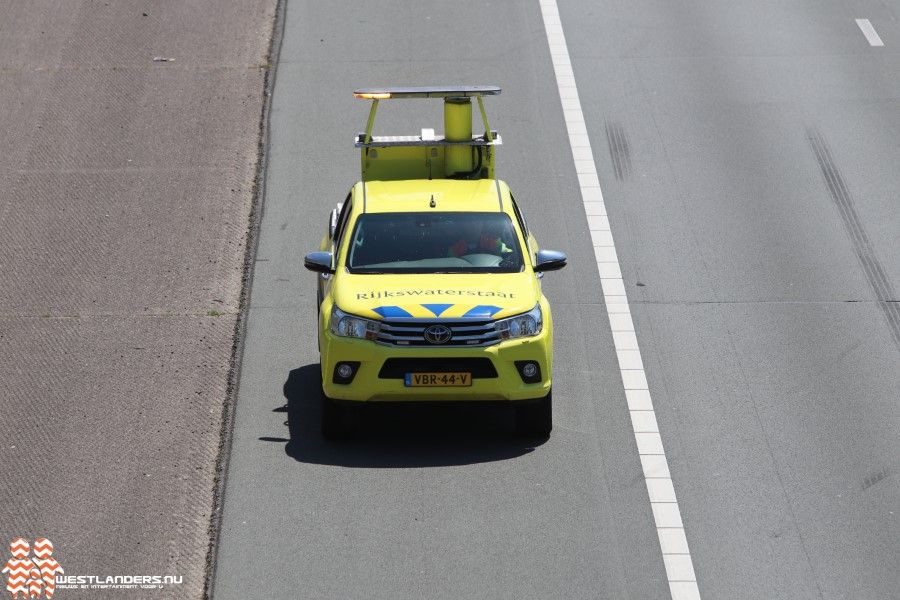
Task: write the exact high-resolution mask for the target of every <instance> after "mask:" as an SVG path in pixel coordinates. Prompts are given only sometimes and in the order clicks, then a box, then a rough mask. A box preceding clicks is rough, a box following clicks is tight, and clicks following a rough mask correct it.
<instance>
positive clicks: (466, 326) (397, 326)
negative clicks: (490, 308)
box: [376, 319, 500, 348]
mask: <svg viewBox="0 0 900 600" xmlns="http://www.w3.org/2000/svg"><path fill="white" fill-rule="evenodd" d="M380 325H381V328H380V330H379V331H378V337H377V338H376V340H377V341H378V342H380V343H382V344H391V345H393V346H425V347H427V348H441V347H448V346H450V347H462V348H466V347H470V346H490V345H491V344H496V343H497V342H499V341H500V334H499V333H497V329H496V327H495V322H494V321H490V320H477V319H476V320H473V319H460V320H449V319H448V320H441V321H427V320H424V319H388V320H384V321H381V323H380ZM432 325H444V326H445V327H448V328H449V329H450V334H451V335H450V339H449V340H447V341H446V342H444V343H442V344H433V343H431V342H428V341H426V340H425V330H426V329H427V328H429V327H431V326H432Z"/></svg>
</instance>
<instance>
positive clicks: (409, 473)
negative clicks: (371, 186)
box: [213, 0, 900, 600]
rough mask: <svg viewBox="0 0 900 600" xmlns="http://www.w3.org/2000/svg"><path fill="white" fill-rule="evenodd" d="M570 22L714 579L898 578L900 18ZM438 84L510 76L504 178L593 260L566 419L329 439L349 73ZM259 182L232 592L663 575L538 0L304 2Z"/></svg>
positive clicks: (649, 586) (499, 103)
mask: <svg viewBox="0 0 900 600" xmlns="http://www.w3.org/2000/svg"><path fill="white" fill-rule="evenodd" d="M559 11H560V16H561V23H562V28H563V30H564V32H565V35H566V38H567V41H568V49H569V53H570V55H571V59H572V66H573V69H574V75H575V80H576V81H577V85H578V90H579V92H580V97H581V106H582V109H583V111H584V117H585V124H586V127H587V130H588V134H589V137H590V140H591V145H592V147H593V150H594V161H595V163H596V166H597V169H598V172H599V176H600V181H601V185H602V187H603V191H604V195H605V197H606V203H607V207H608V210H609V220H610V222H611V224H612V231H613V234H614V236H615V239H616V247H617V250H618V256H619V260H620V262H621V265H622V271H623V275H624V280H625V285H626V290H627V293H628V295H629V298H630V300H631V303H632V304H631V311H632V314H633V316H634V320H635V326H636V335H637V339H638V341H639V343H640V347H641V349H642V351H643V356H644V364H645V366H646V371H647V377H648V381H649V387H650V391H651V393H652V396H653V399H654V403H655V405H656V414H657V419H658V423H659V429H660V432H661V436H662V439H663V441H664V443H665V446H666V450H667V454H668V458H669V465H670V469H671V473H672V479H673V480H674V485H675V489H676V491H677V495H678V499H679V503H680V507H681V512H682V516H683V521H684V526H685V529H686V533H687V539H688V542H689V545H690V549H691V552H692V557H693V566H694V570H695V572H696V576H697V580H698V582H699V590H700V593H701V595H702V596H703V597H704V598H716V599H718V598H722V599H742V598H747V599H763V600H770V599H782V598H783V599H790V600H797V599H806V598H810V599H829V600H830V599H838V598H852V599H854V600H855V599H885V598H893V597H897V593H898V592H897V590H898V589H900V569H898V568H897V565H900V543H898V540H900V478H898V476H897V475H898V470H900V462H898V460H900V459H898V457H900V435H898V431H900V407H898V398H900V394H898V392H900V368H898V366H900V360H898V358H900V329H898V319H897V306H898V304H897V302H898V301H900V298H898V297H897V295H896V293H895V290H896V289H897V286H900V260H898V258H897V257H898V256H900V236H898V235H897V233H898V231H900V211H898V210H897V208H896V205H897V202H898V200H900V197H898V190H900V170H898V169H897V165H898V164H900V144H898V142H897V140H898V139H900V104H898V94H900V78H898V77H897V76H896V74H897V73H898V72H900V69H898V67H900V54H898V52H897V50H896V48H898V47H900V21H898V20H897V17H898V14H897V12H898V11H900V7H898V6H894V5H893V4H890V3H881V2H877V1H874V0H872V1H863V0H859V1H845V2H837V1H826V2H807V1H799V0H796V1H785V0H779V1H759V2H710V1H705V2H701V1H686V2H678V3H674V2H670V1H669V0H655V1H654V0H642V1H637V2H633V1H631V2H612V1H608V2H594V1H591V2H588V1H585V0H574V1H572V0H562V1H561V2H560V5H559ZM858 18H864V19H869V20H870V22H871V24H872V26H873V28H874V29H875V30H876V31H877V33H878V35H879V37H880V39H881V40H882V42H883V44H884V46H881V47H879V46H873V45H870V41H869V38H867V37H866V36H865V35H864V32H863V30H862V29H861V28H860V27H859V26H858V25H857V23H856V19H858ZM447 82H460V83H485V84H498V85H500V86H502V87H503V94H502V95H501V96H499V97H497V98H489V99H488V100H487V101H486V103H487V105H488V111H489V116H490V117H491V123H492V125H493V126H494V127H496V128H497V129H499V130H500V132H501V134H502V135H503V140H504V146H503V147H502V148H501V149H500V153H499V159H498V173H499V174H500V176H501V177H502V178H503V179H505V180H506V181H508V182H509V183H510V185H511V186H512V188H513V191H514V193H515V194H516V197H517V200H518V201H519V202H520V204H521V205H522V206H523V209H524V211H525V212H526V215H527V217H528V219H529V222H530V224H531V227H532V228H533V229H534V230H535V231H536V233H537V235H538V238H539V240H540V241H541V245H542V246H543V247H547V248H558V249H561V250H565V251H567V252H568V253H569V256H570V264H569V267H568V268H567V269H565V270H564V271H562V272H559V273H553V274H549V275H548V276H547V277H546V278H545V280H544V281H545V291H546V293H547V295H548V297H549V298H550V300H551V303H552V305H553V308H554V317H555V321H556V365H555V372H554V388H555V390H554V392H555V393H554V396H555V400H556V402H555V406H554V410H555V414H554V419H555V429H554V433H553V436H552V437H551V438H550V439H549V440H548V441H547V442H546V443H544V444H541V445H538V446H529V445H525V444H522V443H521V442H519V441H516V440H515V439H514V438H513V437H511V436H510V435H509V429H510V423H509V418H508V417H509V415H507V414H505V413H503V412H502V411H485V410H478V409H475V408H473V409H471V410H467V411H465V412H454V411H441V410H439V409H435V410H431V411H398V412H386V411H385V412H382V413H379V414H374V415H371V420H370V422H369V424H368V426H367V429H366V432H365V433H364V435H362V437H361V438H360V439H358V440H356V441H351V442H346V443H340V444H333V443H325V442H323V441H322V439H321V438H320V436H319V434H318V414H317V405H316V399H317V394H318V392H317V386H318V384H319V383H318V365H317V352H316V343H315V312H316V307H315V289H314V277H313V276H312V275H311V274H309V273H308V272H305V271H304V270H303V268H302V257H303V255H304V254H305V253H306V252H307V251H310V250H313V249H315V248H316V246H317V244H318V240H319V239H320V238H321V236H322V235H323V232H324V228H325V223H326V216H327V213H328V210H329V209H330V207H331V206H332V205H334V204H335V203H336V202H338V201H340V200H341V199H342V198H343V197H344V196H345V195H346V193H347V190H348V189H349V187H350V185H351V184H352V183H353V182H354V181H355V180H356V178H357V177H358V168H359V163H358V155H357V153H356V151H355V150H354V149H353V148H352V144H351V139H352V136H353V134H354V133H355V132H356V131H358V130H360V129H361V128H362V127H363V124H364V121H365V116H366V110H367V108H368V107H367V106H366V105H365V104H363V103H361V102H359V101H355V100H353V98H352V97H351V94H350V92H351V91H352V90H353V89H354V88H355V87H361V86H366V85H379V84H383V85H387V84H392V85H415V84H434V83H447ZM410 109H412V110H413V111H414V112H413V113H412V115H411V116H410V114H409V112H408V111H409V110H410ZM382 111H383V115H382V119H381V120H380V121H379V126H380V132H381V133H415V132H417V131H418V130H419V129H420V128H421V127H428V126H437V127H438V128H440V104H439V103H434V104H433V105H431V106H430V107H426V108H422V109H421V110H420V109H419V105H416V104H404V105H403V106H402V107H396V109H394V107H392V106H391V103H390V102H387V103H384V106H383V108H382ZM267 181H268V191H267V197H266V199H265V214H264V217H263V222H262V230H261V237H260V245H259V249H258V253H257V257H256V266H255V277H254V280H253V285H252V295H251V307H250V315H249V327H248V331H247V337H246V345H245V352H244V358H243V371H242V375H241V385H240V390H239V395H238V403H237V415H236V422H235V427H234V432H233V441H232V450H231V456H230V463H229V469H228V474H227V485H226V491H225V514H224V521H223V525H222V532H221V543H220V546H219V550H218V559H217V561H218V562H217V571H216V577H215V587H214V590H213V591H214V595H215V597H216V598H217V599H219V600H228V599H243V598H251V597H267V598H285V599H287V598H476V597H477V598H563V597H565V598H609V599H617V600H618V599H624V598H635V599H652V598H668V597H669V596H670V592H669V587H668V584H667V579H666V571H665V568H664V565H663V560H662V556H661V552H660V545H659V541H658V540H657V537H656V531H655V528H654V521H653V515H652V512H651V508H650V501H649V498H648V494H647V490H646V488H645V485H644V481H643V475H642V470H641V464H640V462H639V460H638V454H637V448H636V445H635V441H634V436H633V434H632V431H631V423H630V421H629V416H628V410H627V405H626V399H625V394H624V391H623V385H622V381H621V379H620V377H619V372H618V364H617V359H616V355H615V353H614V351H613V338H612V335H611V332H610V328H609V323H608V321H607V319H606V314H605V306H604V304H603V296H602V294H601V293H600V279H599V275H598V272H597V267H596V264H595V262H594V252H593V249H592V245H591V238H590V236H589V233H588V224H587V220H586V217H585V214H584V210H583V208H582V204H581V198H580V195H579V187H578V179H577V177H576V171H575V165H574V163H573V157H572V153H571V150H570V148H569V145H568V139H567V136H566V130H565V124H564V118H563V111H562V104H561V101H560V97H559V94H558V90H557V88H556V79H555V77H554V72H553V66H552V63H551V56H550V50H549V48H548V44H547V38H546V37H545V33H544V23H543V21H542V18H541V10H540V6H539V4H538V1H537V0H534V1H533V2H512V1H510V2H490V3H486V2H475V1H468V2H454V3H447V2H437V1H429V2H416V3H403V4H402V5H401V4H400V3H396V2H388V1H379V2H366V3H321V2H311V1H306V2H304V1H299V0H291V1H290V2H289V3H288V5H287V11H286V20H285V30H284V36H283V41H282V46H281V53H280V59H279V61H278V64H277V80H276V86H275V97H274V102H273V113H272V121H271V146H270V148H269V169H268V180H267Z"/></svg>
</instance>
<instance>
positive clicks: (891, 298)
mask: <svg viewBox="0 0 900 600" xmlns="http://www.w3.org/2000/svg"><path fill="white" fill-rule="evenodd" d="M806 139H807V141H808V142H809V145H810V147H811V148H812V151H813V153H814V154H815V155H816V161H817V162H818V163H819V170H821V172H822V176H823V177H824V178H825V185H826V187H827V188H828V192H829V193H830V194H831V198H832V200H833V201H834V204H835V206H836V207H837V209H838V213H839V214H840V215H841V221H842V222H843V224H844V229H845V230H846V231H847V235H849V236H850V241H851V242H852V243H853V251H854V253H855V254H856V258H857V259H858V260H859V262H860V265H862V268H863V272H864V273H865V275H866V280H867V281H868V282H869V285H870V286H871V287H872V290H873V291H874V292H875V296H876V298H877V299H878V306H879V308H881V312H882V313H883V314H884V316H885V319H887V322H888V326H889V327H890V330H891V337H893V339H894V343H895V344H896V345H897V348H898V349H900V301H898V297H897V292H896V291H895V290H894V287H893V286H892V285H891V282H890V280H889V279H888V278H887V275H886V274H885V272H884V268H883V267H882V266H881V261H879V260H878V256H877V255H876V254H875V250H874V249H873V248H872V242H871V241H870V240H869V235H868V234H867V233H866V230H865V228H864V227H863V224H862V221H861V220H860V218H859V213H857V212H856V206H855V204H854V201H853V196H852V194H851V193H850V190H849V188H848V187H847V184H846V182H845V181H844V177H843V176H842V175H841V172H840V170H839V169H838V167H837V164H836V163H835V162H834V157H833V155H832V153H831V148H830V147H829V145H828V142H827V141H826V140H825V137H824V136H823V135H822V132H821V131H819V130H818V129H817V128H815V127H807V128H806Z"/></svg>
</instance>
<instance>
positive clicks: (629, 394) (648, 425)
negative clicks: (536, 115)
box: [539, 0, 881, 600]
mask: <svg viewBox="0 0 900 600" xmlns="http://www.w3.org/2000/svg"><path fill="white" fill-rule="evenodd" d="M539 1H540V5H541V14H542V16H543V18H544V30H545V32H546V34H547V45H548V46H549V48H550V59H551V61H552V62H553V70H554V72H555V73H556V86H557V88H558V90H559V99H560V102H561V104H562V108H563V117H564V119H565V121H566V128H567V129H568V132H569V145H570V146H571V149H572V161H573V163H574V166H575V173H576V175H577V177H578V185H579V187H580V188H581V198H582V200H583V202H584V212H585V215H586V216H587V221H588V229H589V230H590V234H591V243H592V244H593V246H594V255H595V257H596V259H597V271H598V272H599V273H600V285H601V287H602V292H603V299H604V301H605V303H606V308H607V316H608V317H609V325H610V330H611V331H612V336H613V344H614V345H615V348H616V355H617V357H618V360H619V374H620V375H621V377H622V387H623V388H624V390H625V399H626V401H627V402H628V411H629V414H630V416H631V427H632V431H633V433H634V441H635V444H636V445H637V449H638V454H639V455H640V459H641V468H642V470H643V474H644V483H645V484H646V486H647V495H648V497H649V498H650V508H651V510H652V511H653V520H654V522H655V524H656V532H657V535H658V537H659V547H660V550H661V551H662V557H663V564H664V565H665V569H666V577H667V578H668V581H669V591H670V593H671V594H672V598H673V600H699V598H700V589H699V588H698V587H697V576H696V573H695V572H694V564H693V561H692V559H691V553H690V550H689V549H688V543H687V537H686V536H685V534H684V524H683V523H682V521H681V511H680V510H679V508H678V499H677V498H676V497H675V486H674V485H673V484H672V476H671V473H670V471H669V463H668V461H667V460H666V452H665V449H664V448H663V443H662V438H661V437H660V435H659V427H658V426H657V424H656V413H655V412H654V410H653V400H652V399H651V397H650V390H649V386H648V385H647V375H646V373H645V372H644V362H643V360H642V359H641V351H640V349H639V348H638V343H637V336H636V335H635V333H634V322H633V321H632V320H631V310H630V309H629V307H628V295H627V294H626V292H625V283H624V281H623V280H622V269H621V266H620V264H619V258H618V255H617V253H616V245H615V242H614V241H613V236H612V232H611V231H610V227H609V220H608V219H607V217H606V205H605V204H604V202H603V192H602V190H601V189H600V180H599V178H598V177H597V166H596V164H595V163H594V154H593V152H592V151H591V142H590V139H589V138H588V135H587V128H586V127H585V124H584V113H583V112H582V110H581V100H579V97H578V87H577V86H576V84H575V74H574V72H573V71H572V61H571V60H570V59H569V49H568V46H567V45H566V37H565V34H564V33H563V29H562V22H561V21H560V18H559V8H558V7H557V5H556V0H539ZM857 22H859V21H857ZM866 23H868V21H866ZM860 28H863V25H860ZM869 28H871V24H870V25H869ZM874 31H875V30H874V29H872V33H873V34H874V35H875V37H876V38H877V37H878V34H875V33H874ZM863 33H866V31H865V29H864V28H863ZM866 37H868V34H866ZM878 41H879V43H880V41H881V40H880V39H879V40H878ZM870 43H871V40H870ZM873 45H874V44H873Z"/></svg>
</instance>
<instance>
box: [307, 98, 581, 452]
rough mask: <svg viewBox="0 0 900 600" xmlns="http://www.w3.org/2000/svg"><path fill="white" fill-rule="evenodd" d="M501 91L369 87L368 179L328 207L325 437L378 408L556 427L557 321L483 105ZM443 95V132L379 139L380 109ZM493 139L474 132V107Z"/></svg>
mask: <svg viewBox="0 0 900 600" xmlns="http://www.w3.org/2000/svg"><path fill="white" fill-rule="evenodd" d="M499 93H500V89H499V88H497V87H494V86H453V87H451V86H446V87H403V88H397V87H394V88H379V89H365V90H358V91H356V92H355V96H356V97H357V98H362V99H368V100H371V101H372V106H371V109H370V112H369V119H368V122H367V125H366V131H365V132H364V133H361V134H359V135H358V136H357V138H356V141H355V143H356V146H357V147H358V148H360V149H361V154H362V178H361V181H359V182H358V183H356V185H354V186H353V188H352V189H351V190H350V193H349V194H348V195H347V197H346V199H345V200H344V202H343V203H341V204H339V205H338V206H337V207H336V208H335V209H333V210H332V212H331V215H330V217H329V220H328V230H327V233H326V234H325V236H324V238H323V239H322V243H321V245H320V247H319V250H318V251H317V252H312V253H310V254H308V255H307V256H306V258H305V261H304V264H305V266H306V268H307V269H310V270H311V271H314V272H316V273H317V274H318V289H317V299H318V305H319V319H318V326H319V327H318V329H319V331H318V341H319V351H320V355H321V371H322V432H323V434H324V435H325V437H327V438H334V437H339V436H341V435H342V434H345V433H346V428H345V418H344V417H345V414H344V413H345V412H346V411H348V410H352V408H353V407H354V406H355V405H359V404H360V403H364V402H369V403H375V402H410V401H425V402H447V401H473V402H490V401H495V402H502V403H505V404H509V405H512V406H514V407H515V414H516V429H517V431H518V432H519V433H521V434H523V435H528V436H542V437H546V436H548V435H549V434H550V431H551V429H552V393H551V374H552V369H553V320H552V317H551V314H550V306H549V304H548V302H547V299H546V298H545V297H544V295H543V294H542V292H541V277H542V275H543V272H545V271H552V270H556V269H560V268H562V267H564V266H565V265H566V256H565V254H563V253H561V252H555V251H552V250H541V249H539V248H538V244H537V241H536V240H535V238H534V236H533V234H532V232H531V230H529V228H528V226H527V224H526V222H525V219H524V217H523V215H522V212H521V210H520V209H519V207H518V206H517V205H516V202H515V199H514V198H513V195H512V193H511V192H510V189H509V187H508V186H507V185H506V183H504V182H503V181H500V180H498V179H496V178H495V177H494V149H495V148H496V147H497V146H498V145H499V144H500V143H501V139H500V136H499V135H498V134H497V132H496V131H492V130H491V129H490V127H489V125H488V120H487V115H486V113H485V110H484V103H483V100H482V97H483V96H488V95H495V94H499ZM408 98H440V99H443V102H444V131H445V133H444V135H443V136H438V135H435V133H434V131H433V130H430V129H424V130H422V132H421V134H420V135H414V136H374V135H373V134H372V129H373V125H374V120H375V113H376V110H377V107H378V103H379V101H383V100H387V99H408ZM473 99H475V100H476V101H477V104H478V107H479V109H480V113H481V117H482V120H483V122H484V126H485V131H484V134H482V135H473V134H472V100H473Z"/></svg>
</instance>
